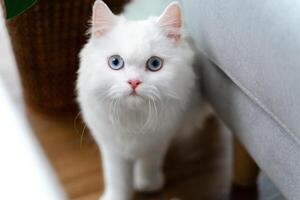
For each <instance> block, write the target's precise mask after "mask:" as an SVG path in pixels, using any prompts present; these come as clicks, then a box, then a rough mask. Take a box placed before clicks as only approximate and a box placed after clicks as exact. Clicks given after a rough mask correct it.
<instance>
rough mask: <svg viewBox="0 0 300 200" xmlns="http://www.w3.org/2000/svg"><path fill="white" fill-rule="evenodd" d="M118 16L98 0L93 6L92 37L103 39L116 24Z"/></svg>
mask: <svg viewBox="0 0 300 200" xmlns="http://www.w3.org/2000/svg"><path fill="white" fill-rule="evenodd" d="M115 21H116V16H115V15H114V14H113V13H112V11H111V10H110V9H109V8H108V6H107V5H106V4H105V3H104V2H103V1H101V0H96V2H95V3H94V6H93V18H92V35H93V36H94V37H101V36H102V35H103V34H105V33H106V32H108V31H109V30H110V29H111V28H112V27H113V26H114V24H115Z"/></svg>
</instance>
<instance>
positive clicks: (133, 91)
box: [129, 90, 141, 96]
mask: <svg viewBox="0 0 300 200" xmlns="http://www.w3.org/2000/svg"><path fill="white" fill-rule="evenodd" d="M129 96H141V95H140V94H138V93H137V92H136V90H132V91H131V92H130V94H129Z"/></svg>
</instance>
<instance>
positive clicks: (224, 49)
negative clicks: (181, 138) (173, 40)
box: [182, 0, 300, 200]
mask: <svg viewBox="0 0 300 200" xmlns="http://www.w3.org/2000/svg"><path fill="white" fill-rule="evenodd" d="M182 4H183V5H182V6H183V10H184V18H185V23H186V26H187V29H188V30H189V32H190V33H191V34H192V36H193V39H194V40H195V42H196V45H197V48H198V49H199V52H201V53H202V54H204V55H205V57H206V62H205V65H203V69H202V70H203V71H202V73H203V77H202V78H203V85H204V90H205V93H206V95H207V97H208V99H209V101H210V102H211V103H212V105H213V106H214V108H215V110H216V112H217V113H218V114H219V116H220V117H221V118H222V120H224V122H225V123H226V124H227V125H228V126H229V127H230V128H231V129H232V131H233V132H234V133H236V135H237V138H238V139H239V140H240V141H241V143H242V144H243V145H244V146H245V147H246V149H247V150H248V152H249V153H250V155H251V156H252V157H253V158H254V160H255V161H256V163H257V164H258V165H259V167H260V168H261V169H262V170H263V171H264V172H265V173H266V174H267V175H268V176H269V178H270V179H271V180H272V181H273V182H274V184H275V185H276V186H277V187H278V188H279V190H280V191H281V192H282V193H283V195H284V196H285V197H286V198H287V199H291V200H299V199H300V1H299V0H280V1H276V0H243V1H241V0H184V1H183V3H182Z"/></svg>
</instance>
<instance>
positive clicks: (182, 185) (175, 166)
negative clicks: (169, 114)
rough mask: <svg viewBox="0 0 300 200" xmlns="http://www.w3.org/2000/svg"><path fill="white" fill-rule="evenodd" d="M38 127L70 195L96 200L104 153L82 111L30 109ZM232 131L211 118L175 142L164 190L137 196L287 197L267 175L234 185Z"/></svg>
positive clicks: (183, 199)
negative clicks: (246, 185) (254, 183)
mask: <svg viewBox="0 0 300 200" xmlns="http://www.w3.org/2000/svg"><path fill="white" fill-rule="evenodd" d="M28 118H29V121H30V123H31V125H32V128H33V130H34V132H35V134H36V136H37V137H38V139H39V141H40V143H41V145H42V146H43V148H44V150H45V152H46V154H47V156H48V157H49V159H50V161H51V163H52V165H53V168H54V169H55V171H56V173H57V175H58V177H59V179H60V181H61V183H62V185H63V187H64V189H65V191H66V193H67V195H68V196H69V198H70V199H73V200H96V199H98V197H99V195H100V193H101V191H102V189H103V182H102V171H101V159H100V157H99V153H98V149H97V146H96V145H95V143H94V142H93V139H92V138H91V136H90V135H89V133H88V130H87V129H84V126H83V123H82V122H81V121H80V117H77V118H76V116H70V117H59V116H52V117H49V116H43V115H41V114H39V113H37V112H34V111H32V110H28ZM230 142H231V135H230V134H229V133H228V131H226V130H225V129H224V128H223V127H222V126H221V125H220V123H219V122H218V121H217V120H216V119H214V118H210V119H209V120H208V121H207V123H206V124H205V128H204V130H196V131H195V135H194V136H193V137H192V138H190V139H188V140H186V141H180V142H179V141H177V142H174V144H173V145H172V147H171V148H170V151H169V153H168V155H167V158H166V163H165V172H166V176H167V184H166V186H165V188H164V190H163V191H161V192H159V193H157V194H152V195H149V194H148V195H146V194H137V195H136V197H135V200H150V199H151V200H171V199H172V200H223V199H224V200H225V199H234V200H256V199H261V200H275V199H276V200H282V199H283V197H282V196H281V195H280V193H279V192H277V190H276V189H275V188H274V186H273V185H272V184H271V183H270V181H269V180H268V179H267V178H266V176H264V175H263V176H261V177H260V183H259V189H256V188H252V189H248V190H243V189H238V188H235V189H234V190H233V191H234V192H230V191H231V190H230V188H231V184H230V183H231V182H230V177H231V145H230Z"/></svg>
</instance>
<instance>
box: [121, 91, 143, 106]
mask: <svg viewBox="0 0 300 200" xmlns="http://www.w3.org/2000/svg"><path fill="white" fill-rule="evenodd" d="M124 103H125V104H126V105H127V106H129V107H136V106H142V105H144V104H145V99H144V98H143V97H142V96H140V95H138V94H130V95H128V96H126V97H125V99H124Z"/></svg>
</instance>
